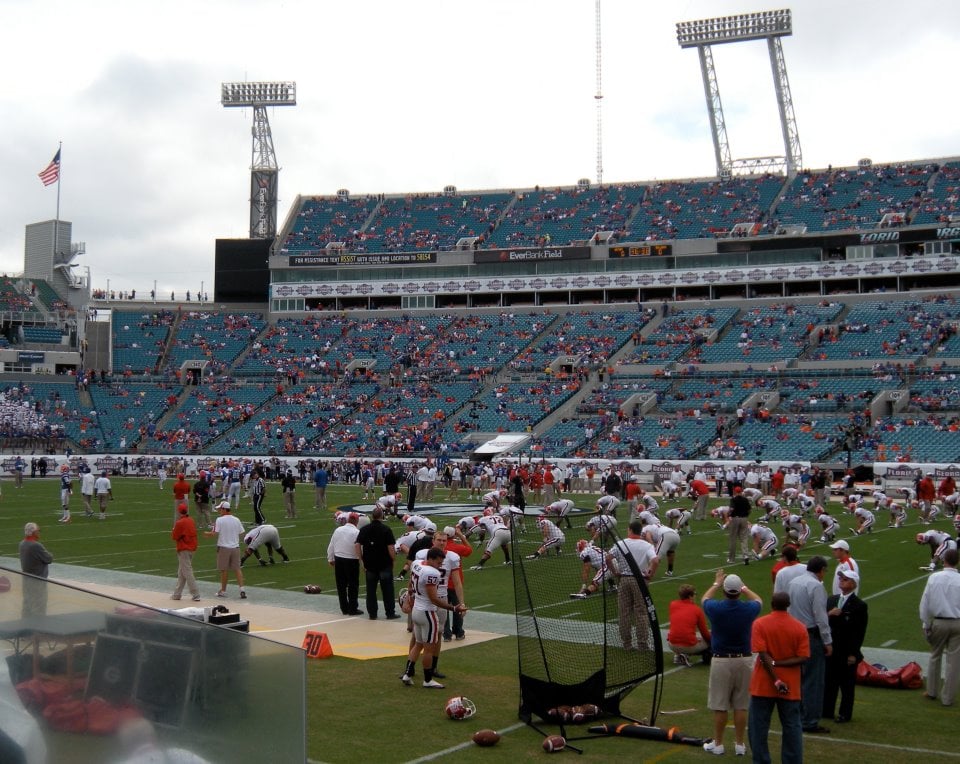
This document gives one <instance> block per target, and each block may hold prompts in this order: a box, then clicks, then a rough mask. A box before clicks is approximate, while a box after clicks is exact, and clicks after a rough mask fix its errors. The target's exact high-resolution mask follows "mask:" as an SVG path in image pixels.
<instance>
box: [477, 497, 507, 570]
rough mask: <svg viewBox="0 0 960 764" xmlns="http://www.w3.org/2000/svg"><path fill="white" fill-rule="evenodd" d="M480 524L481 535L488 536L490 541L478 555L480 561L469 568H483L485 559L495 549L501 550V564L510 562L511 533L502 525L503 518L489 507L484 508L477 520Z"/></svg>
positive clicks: (485, 562)
mask: <svg viewBox="0 0 960 764" xmlns="http://www.w3.org/2000/svg"><path fill="white" fill-rule="evenodd" d="M488 512H489V513H490V514H487V513H488ZM477 524H478V525H479V526H480V529H481V532H482V533H483V537H484V538H486V537H487V536H489V537H490V541H488V542H487V548H486V549H485V550H484V551H483V555H482V556H481V557H480V561H479V562H478V563H477V564H476V565H474V566H473V567H472V568H470V570H483V566H484V565H486V564H487V560H489V559H490V557H491V556H492V555H493V553H494V552H495V551H496V550H497V549H502V550H503V558H504V559H503V564H504V565H509V564H510V562H511V561H510V538H511V536H512V534H511V533H510V529H509V528H508V527H507V526H506V525H504V523H503V518H502V517H500V515H495V514H494V513H493V511H492V510H491V509H489V508H488V509H485V510H484V511H483V517H481V518H480V520H479V521H478V522H477Z"/></svg>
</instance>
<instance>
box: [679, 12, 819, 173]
mask: <svg viewBox="0 0 960 764" xmlns="http://www.w3.org/2000/svg"><path fill="white" fill-rule="evenodd" d="M792 34H793V17H792V14H791V12H790V10H789V9H786V8H784V9H780V10H775V11H760V12H758V13H743V14H738V15H736V16H721V17H717V18H712V19H699V20H696V21H681V22H679V23H678V24H677V43H678V44H679V45H680V47H681V48H696V49H697V52H698V53H699V54H700V70H701V73H702V75H703V89H704V92H705V94H706V97H707V110H708V112H709V116H710V128H711V131H712V133H713V146H714V151H715V153H716V158H717V174H718V175H719V176H720V177H721V178H723V177H729V176H730V175H732V174H733V173H734V172H735V171H737V170H740V171H747V172H756V171H764V170H776V169H785V170H786V172H787V175H788V176H790V177H793V176H794V175H796V173H797V171H798V170H799V169H800V167H801V166H802V163H803V160H802V155H801V151H800V136H799V134H798V132H797V122H796V116H795V115H794V112H793V98H792V97H791V95H790V82H789V81H788V79H787V64H786V61H785V60H784V57H783V48H782V47H781V44H780V38H781V37H787V36H789V35H792ZM750 40H766V41H767V48H768V50H769V53H770V67H771V70H772V71H773V85H774V89H775V90H776V94H777V106H778V107H779V110H780V127H781V129H782V131H783V145H784V149H785V155H784V156H781V157H753V158H751V159H738V160H733V159H731V157H730V145H729V143H728V141H727V127H726V123H725V121H724V118H723V105H722V104H721V102H720V87H719V85H718V84H717V73H716V69H715V68H714V65H713V53H712V51H711V47H710V46H711V45H718V44H721V43H730V42H747V41H750Z"/></svg>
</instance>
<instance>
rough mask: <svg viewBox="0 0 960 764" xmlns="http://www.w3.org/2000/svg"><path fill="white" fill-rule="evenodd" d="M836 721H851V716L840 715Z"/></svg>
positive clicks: (844, 722)
mask: <svg viewBox="0 0 960 764" xmlns="http://www.w3.org/2000/svg"><path fill="white" fill-rule="evenodd" d="M834 721H835V722H836V723H837V724H846V723H847V722H849V721H850V717H849V716H838V717H837V718H836V719H834Z"/></svg>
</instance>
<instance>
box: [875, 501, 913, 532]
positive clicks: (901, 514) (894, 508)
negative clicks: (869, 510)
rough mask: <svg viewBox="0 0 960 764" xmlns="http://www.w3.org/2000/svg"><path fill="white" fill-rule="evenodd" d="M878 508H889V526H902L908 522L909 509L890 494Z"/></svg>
mask: <svg viewBox="0 0 960 764" xmlns="http://www.w3.org/2000/svg"><path fill="white" fill-rule="evenodd" d="M877 509H878V510H883V509H885V510H887V512H889V513H890V522H889V523H887V527H888V528H901V527H903V524H904V523H906V522H907V510H906V508H905V507H904V506H903V505H902V504H900V503H899V502H896V501H894V500H893V499H891V498H890V497H889V496H887V497H885V498H884V499H883V500H882V501H881V502H880V504H879V505H878V506H877Z"/></svg>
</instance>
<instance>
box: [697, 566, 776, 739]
mask: <svg viewBox="0 0 960 764" xmlns="http://www.w3.org/2000/svg"><path fill="white" fill-rule="evenodd" d="M719 589H722V590H723V599H722V600H715V599H714V598H713V597H714V595H715V594H716V592H717V590H719ZM700 604H701V605H703V611H704V613H706V614H707V618H709V619H710V631H711V634H710V649H711V652H713V659H712V660H711V661H710V687H709V689H708V690H707V706H708V707H709V708H710V710H711V711H713V739H712V740H708V741H707V742H706V743H704V744H703V750H705V751H706V752H707V753H712V754H715V755H717V756H721V755H723V753H724V747H723V733H724V730H725V729H726V726H727V718H728V715H729V713H730V711H731V710H732V711H733V727H734V736H735V741H734V742H735V748H734V752H735V753H736V754H737V756H744V755H745V754H746V751H747V746H746V736H745V732H746V728H747V711H748V709H749V708H750V677H751V675H752V673H753V654H752V653H751V643H750V630H751V628H752V626H753V621H754V619H755V618H756V617H757V616H758V615H760V608H761V606H762V604H763V602H762V600H761V599H760V597H759V595H757V594H756V593H755V592H752V591H750V589H748V588H747V587H746V586H744V584H743V581H742V580H741V579H740V576H738V575H736V574H733V573H731V574H730V575H725V574H724V572H723V569H722V568H721V569H720V570H718V571H717V574H716V577H715V578H714V579H713V585H712V586H711V587H710V588H709V589H707V591H705V592H704V593H703V599H702V600H701V601H700Z"/></svg>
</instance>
